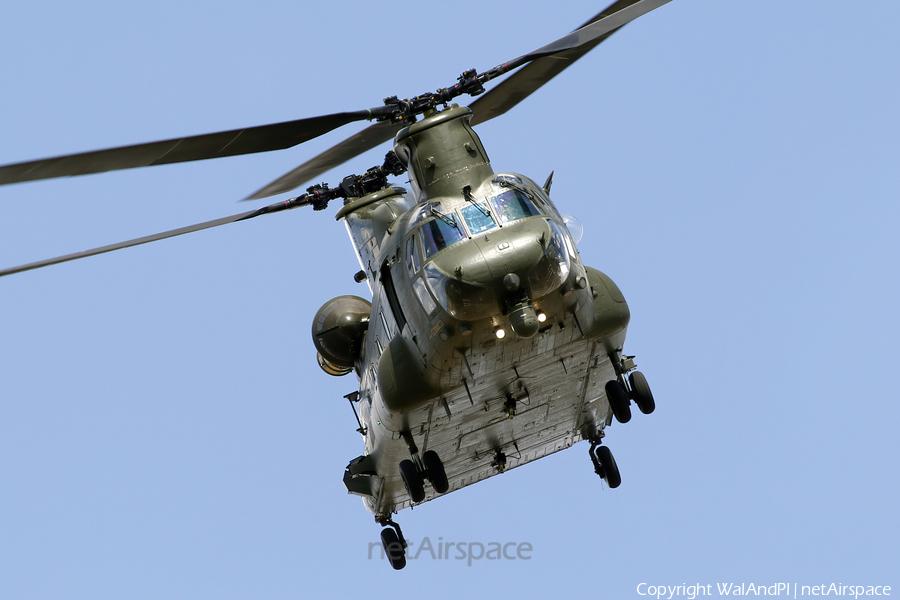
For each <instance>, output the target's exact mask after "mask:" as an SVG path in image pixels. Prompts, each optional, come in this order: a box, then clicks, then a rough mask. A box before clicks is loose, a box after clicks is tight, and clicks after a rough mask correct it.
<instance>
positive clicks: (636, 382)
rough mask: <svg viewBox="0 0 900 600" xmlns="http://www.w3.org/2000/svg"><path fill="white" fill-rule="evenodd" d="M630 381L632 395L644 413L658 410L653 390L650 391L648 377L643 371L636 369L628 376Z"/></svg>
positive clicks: (647, 413)
mask: <svg viewBox="0 0 900 600" xmlns="http://www.w3.org/2000/svg"><path fill="white" fill-rule="evenodd" d="M628 383H630V384H631V397H632V398H633V399H634V403H635V404H637V406H638V408H639V409H641V412H642V413H644V414H645V415H649V414H650V413H652V412H653V411H654V410H656V402H655V401H654V400H653V392H651V391H650V385H648V384H647V378H646V377H644V374H643V373H641V372H640V371H635V372H634V373H632V374H631V375H629V376H628Z"/></svg>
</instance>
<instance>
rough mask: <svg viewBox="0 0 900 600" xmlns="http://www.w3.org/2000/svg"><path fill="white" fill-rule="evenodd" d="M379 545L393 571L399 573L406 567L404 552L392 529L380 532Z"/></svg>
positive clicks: (401, 543)
mask: <svg viewBox="0 0 900 600" xmlns="http://www.w3.org/2000/svg"><path fill="white" fill-rule="evenodd" d="M381 545H382V546H384V554H385V556H387V559H388V561H389V562H390V563H391V566H392V567H394V569H396V570H397V571H399V570H400V569H402V568H403V567H405V566H406V550H405V549H404V548H403V542H401V541H400V536H398V535H397V532H396V531H394V528H393V527H385V528H384V529H382V530H381Z"/></svg>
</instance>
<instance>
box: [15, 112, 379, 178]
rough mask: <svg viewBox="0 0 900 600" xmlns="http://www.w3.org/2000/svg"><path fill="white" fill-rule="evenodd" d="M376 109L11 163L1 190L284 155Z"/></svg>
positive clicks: (370, 116)
mask: <svg viewBox="0 0 900 600" xmlns="http://www.w3.org/2000/svg"><path fill="white" fill-rule="evenodd" d="M378 110H379V109H372V110H360V111H353V112H343V113H335V114H332V115H323V116H319V117H311V118H308V119H298V120H296V121H285V122H283V123H274V124H271V125H261V126H258V127H248V128H245V129H233V130H231V131H221V132H219V133H207V134H203V135H195V136H191V137H184V138H177V139H171V140H164V141H161V142H150V143H147V144H137V145H134V146H122V147H119V148H110V149H107V150H97V151H94V152H82V153H79V154H69V155H66V156H57V157H54V158H45V159H41V160H33V161H29V162H24V163H17V164H11V165H6V166H2V167H0V185H3V184H8V183H18V182H21V181H33V180H36V179H51V178H54V177H68V176H73V175H87V174H90V173H102V172H105V171H115V170H118V169H133V168H135V167H148V166H151V165H164V164H170V163H177V162H187V161H192V160H205V159H208V158H221V157H224V156H237V155H240V154H253V153H255V152H268V151H270V150H282V149H284V148H290V147H291V146H296V145H297V144H302V143H303V142H306V141H308V140H311V139H313V138H315V137H318V136H320V135H323V134H325V133H328V132H329V131H332V130H334V129H337V128H338V127H341V126H342V125H346V124H347V123H352V122H354V121H363V120H366V119H372V118H375V117H376V116H378V114H376V112H375V111H378Z"/></svg>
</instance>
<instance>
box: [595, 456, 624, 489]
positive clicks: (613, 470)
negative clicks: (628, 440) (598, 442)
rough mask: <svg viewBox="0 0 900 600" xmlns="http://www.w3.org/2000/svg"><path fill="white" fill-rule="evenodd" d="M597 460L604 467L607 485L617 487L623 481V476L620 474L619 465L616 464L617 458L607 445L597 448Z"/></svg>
mask: <svg viewBox="0 0 900 600" xmlns="http://www.w3.org/2000/svg"><path fill="white" fill-rule="evenodd" d="M596 455H597V461H598V462H599V463H600V466H601V467H603V475H604V477H603V478H604V479H606V485H608V486H609V487H611V488H617V487H619V485H620V484H621V483H622V476H621V475H619V467H618V466H617V465H616V459H615V458H613V455H612V452H610V450H609V448H607V447H606V446H599V447H598V448H597V452H596Z"/></svg>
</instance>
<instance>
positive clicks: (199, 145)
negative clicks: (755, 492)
mask: <svg viewBox="0 0 900 600" xmlns="http://www.w3.org/2000/svg"><path fill="white" fill-rule="evenodd" d="M669 1H670V0H619V1H617V2H615V3H613V4H612V5H610V6H609V7H607V8H606V9H604V10H603V11H601V12H600V13H598V14H597V15H595V16H594V17H593V18H592V19H590V20H589V21H588V22H586V23H585V24H584V25H582V26H581V27H580V28H578V29H576V30H575V31H573V32H572V33H570V34H569V35H566V36H564V37H562V38H560V39H558V40H556V41H554V42H552V43H550V44H548V45H546V46H543V47H541V48H538V49H537V50H535V51H533V52H530V53H528V54H525V55H523V56H520V57H518V58H516V59H514V60H511V61H508V62H505V63H501V64H500V65H498V66H496V67H494V68H492V69H490V70H488V71H485V72H483V73H478V72H476V71H475V70H469V71H466V72H464V73H463V74H462V75H461V76H460V77H459V78H458V80H457V83H456V84H455V85H453V86H450V87H447V88H441V89H438V90H437V91H435V92H429V93H426V94H422V95H420V96H416V97H414V98H410V99H402V100H401V99H399V98H397V97H391V98H387V99H385V101H384V104H383V105H382V106H378V107H375V108H371V109H366V110H362V111H353V112H344V113H336V114H331V115H324V116H320V117H313V118H308V119H301V120H297V121H290V122H284V123H278V124H273V125H264V126H259V127H252V128H247V129H240V130H232V131H226V132H219V133H213V134H205V135H199V136H193V137H187V138H180V139H173V140H165V141H161V142H152V143H147V144H139V145H135V146H126V147H120V148H113V149H108V150H100V151H95V152H86V153H80V154H74V155H67V156H61V157H55V158H49V159H42V160H35V161H29V162H24V163H17V164H11V165H6V166H2V167H0V184H10V183H18V182H24V181H31V180H38V179H48V178H54V177H64V176H74V175H83V174H89V173H99V172H104V171H109V170H116V169H128V168H134V167H140V166H150V165H158V164H168V163H175V162H185V161H193V160H201V159H207V158H216V157H224V156H234V155H240V154H249V153H255V152H264V151H270V150H278V149H284V148H288V147H292V146H295V145H298V144H300V143H303V142H305V141H308V140H310V139H313V138H315V137H317V136H319V135H322V134H324V133H327V132H329V131H332V130H334V129H336V128H338V127H341V126H343V125H347V124H349V123H352V122H356V121H363V120H374V121H376V122H375V123H374V124H373V125H370V126H369V127H367V128H366V129H363V130H362V131H360V132H358V133H357V134H355V135H353V136H351V137H350V138H348V139H346V140H345V141H343V142H341V143H339V144H338V145H336V146H334V147H332V148H331V149H329V150H327V151H325V152H324V153H322V154H320V155H319V156H317V157H315V158H313V159H312V160H310V161H308V162H306V163H304V164H303V165H301V166H300V167H298V168H297V169H295V170H293V171H291V172H290V173H288V174H286V175H284V176H283V177H281V178H279V179H278V180H276V181H274V182H272V183H270V184H269V185H267V186H265V187H264V188H262V189H260V190H259V191H257V192H255V193H254V194H251V195H250V196H249V197H248V198H246V199H247V200H251V199H259V198H264V197H268V196H272V195H276V194H281V193H285V192H288V191H290V190H293V189H295V188H297V187H299V186H301V185H303V184H304V183H306V182H308V181H310V180H313V179H315V178H317V177H318V176H320V175H321V174H322V173H324V172H326V171H328V170H330V169H331V168H334V167H336V166H338V165H340V164H343V163H344V162H346V161H348V160H350V159H352V158H354V157H355V156H357V155H359V154H361V153H363V152H365V151H367V150H369V149H372V148H375V147H377V146H378V145H380V144H382V143H385V142H387V141H388V140H389V139H391V138H394V145H393V149H392V150H391V151H389V152H388V153H387V155H386V157H385V160H384V163H383V164H382V165H380V166H376V167H373V168H371V169H369V170H368V171H366V172H365V173H364V174H363V175H350V176H348V177H345V178H344V179H343V180H342V181H341V182H340V184H339V185H338V186H336V187H330V186H328V185H327V184H317V185H313V186H311V187H309V188H307V190H306V192H305V193H303V194H301V195H299V196H296V197H293V198H290V199H288V200H284V201H281V202H277V203H275V204H271V205H268V206H264V207H262V208H258V209H255V210H251V211H247V212H244V213H241V214H237V215H232V216H229V217H224V218H222V219H216V220H213V221H207V222H205V223H200V224H197V225H192V226H188V227H183V228H179V229H175V230H172V231H168V232H164V233H160V234H156V235H151V236H146V237H142V238H138V239H134V240H130V241H126V242H122V243H118V244H112V245H109V246H103V247H100V248H95V249H93V250H88V251H85V252H78V253H73V254H69V255H65V256H61V257H57V258H52V259H48V260H44V261H39V262H35V263H30V264H26V265H22V266H18V267H13V268H8V269H4V270H0V276H6V275H11V274H13V273H18V272H21V271H26V270H30V269H35V268H40V267H44V266H49V265H52V264H57V263H61V262H66V261H69V260H74V259H76V258H84V257H87V256H92V255H96V254H100V253H104V252H109V251H112V250H118V249H122V248H127V247H130V246H135V245H138V244H143V243H147V242H151V241H156V240H160V239H165V238H168V237H174V236H177V235H181V234H185V233H190V232H193V231H199V230H202V229H207V228H210V227H216V226H219V225H225V224H228V223H234V222H237V221H244V220H248V219H251V218H255V217H257V216H261V215H263V214H269V213H275V212H280V211H283V210H288V209H293V208H297V207H300V206H312V207H313V209H314V210H324V209H326V208H327V206H328V203H329V201H331V200H334V199H341V200H343V205H342V206H341V208H340V209H339V210H338V211H337V214H336V219H338V220H340V221H343V222H344V224H345V225H346V228H347V230H348V232H349V234H350V238H351V240H352V243H353V245H354V249H355V251H356V254H357V258H358V259H359V265H360V270H359V271H358V272H357V273H356V275H355V276H354V279H355V280H356V281H357V282H359V283H362V282H366V283H367V285H368V287H369V291H370V293H371V301H369V300H366V299H363V298H361V297H357V296H339V297H337V298H333V299H331V300H329V301H328V302H326V303H325V304H324V305H323V306H322V307H321V308H320V309H319V311H318V312H317V313H316V315H315V317H314V319H313V323H312V338H313V343H314V345H315V347H316V350H317V357H318V362H319V366H320V367H321V368H322V370H323V371H325V372H326V373H327V374H329V375H333V376H344V375H348V374H350V373H351V372H352V373H355V375H356V377H357V379H358V382H359V388H358V391H355V392H353V393H351V394H348V395H347V396H346V398H347V399H348V400H349V402H350V405H351V407H352V408H353V411H354V414H355V415H356V421H357V424H358V425H359V428H358V430H357V431H358V432H359V433H360V434H361V435H362V436H363V438H364V440H365V448H364V452H363V454H362V455H360V456H358V457H356V458H354V459H352V460H351V461H350V462H349V464H348V465H347V467H346V469H345V471H344V475H343V481H344V484H345V486H346V488H347V490H348V492H349V493H351V494H356V495H359V496H361V497H362V498H363V502H364V505H365V506H366V508H367V509H368V510H369V511H370V512H372V513H373V514H374V515H375V521H376V523H378V524H379V525H381V526H382V530H381V539H382V543H383V545H384V549H385V553H386V556H387V557H388V559H389V562H390V564H391V566H392V567H393V568H394V569H402V568H403V567H404V566H405V564H406V547H407V544H406V541H405V539H404V536H403V533H402V530H401V529H400V526H399V525H398V524H397V523H396V522H395V521H394V520H393V515H394V514H395V513H397V512H398V511H400V510H402V509H404V508H407V507H411V506H414V505H418V504H420V503H423V502H427V501H429V500H432V499H434V498H436V497H438V496H440V495H443V494H447V493H450V492H452V491H455V490H458V489H461V488H463V487H466V486H468V485H471V484H474V483H477V482H479V481H482V480H484V479H487V478H489V477H492V476H494V475H497V474H500V473H503V472H505V471H507V470H509V469H512V468H515V467H518V466H520V465H523V464H526V463H528V462H531V461H534V460H537V459H539V458H542V457H544V456H547V455H549V454H551V453H554V452H557V451H560V450H563V449H565V448H568V447H570V446H572V445H573V444H575V443H577V442H578V441H582V440H586V441H588V442H589V457H590V460H591V464H592V465H593V467H594V471H595V473H596V474H597V475H599V476H600V477H601V478H602V479H604V480H605V481H606V483H607V485H609V487H611V488H616V487H618V486H619V485H620V483H621V476H620V474H619V470H618V467H617V465H616V461H615V459H614V457H613V455H612V453H611V452H610V450H609V448H608V447H607V446H606V445H603V443H602V442H603V439H604V437H605V428H606V426H608V425H610V424H611V423H612V421H613V419H615V420H617V421H618V422H620V423H627V422H628V421H629V420H630V419H631V403H632V401H633V402H634V404H635V405H636V406H637V407H638V409H639V410H640V411H641V412H642V413H644V414H649V413H652V412H653V410H654V408H655V401H654V398H653V395H652V392H651V391H650V387H649V385H648V384H647V380H646V378H645V377H644V376H643V375H642V374H641V373H640V372H639V371H637V370H636V368H635V363H634V360H633V359H634V357H633V356H627V355H625V353H624V343H625V337H626V333H627V327H628V323H629V320H630V312H629V309H628V305H627V303H626V302H625V299H624V296H623V295H622V293H621V291H620V290H619V289H618V287H617V286H616V284H615V283H614V282H613V281H612V280H611V279H610V278H609V277H608V276H606V275H605V274H604V273H602V272H600V271H599V270H597V269H594V268H592V267H589V266H586V265H584V264H583V263H582V261H581V257H580V255H579V253H578V251H577V249H576V244H577V242H578V241H579V239H580V235H581V227H580V224H578V222H577V220H574V218H572V217H568V216H564V215H562V214H561V213H560V212H559V210H558V209H557V207H556V205H555V204H554V202H553V201H552V200H551V198H550V189H551V186H552V173H551V174H550V176H549V177H548V178H547V179H546V181H545V182H544V183H543V185H538V184H537V183H535V182H534V181H533V180H531V179H529V178H528V177H525V176H524V175H520V174H516V173H495V172H494V171H493V170H492V168H491V165H490V160H489V159H488V155H487V153H486V151H485V149H484V147H483V145H482V143H481V140H480V139H479V137H478V136H477V134H476V133H475V131H474V129H473V126H475V125H477V124H479V123H482V122H484V121H487V120H489V119H491V118H493V117H495V116H499V115H500V114H503V113H504V112H506V111H507V110H508V109H510V108H512V107H513V106H515V105H516V104H517V103H518V102H520V101H521V100H523V99H524V98H525V97H527V96H528V95H529V94H531V93H532V92H533V91H535V90H536V89H538V88H539V87H540V86H542V85H543V84H544V83H546V82H547V81H549V80H550V79H552V78H553V77H554V76H555V75H557V74H558V73H560V72H561V71H562V70H564V69H565V68H567V67H568V66H569V65H571V64H572V62H574V61H575V60H577V59H578V58H580V57H581V56H583V55H584V54H585V53H587V52H588V51H589V50H591V49H592V48H594V47H595V46H596V45H598V44H599V43H600V42H602V41H603V40H605V39H606V38H607V37H608V36H609V35H611V34H612V33H613V32H615V31H616V30H617V29H618V28H620V27H622V26H623V25H625V24H626V23H628V22H630V21H631V20H633V19H635V18H637V17H639V16H641V15H643V14H645V13H647V12H649V11H651V10H653V9H655V8H658V7H659V6H662V5H663V4H666V3H667V2H669ZM517 69H518V70H517ZM511 71H515V73H514V74H513V75H511V76H510V77H508V78H506V79H505V80H504V81H502V82H501V83H500V84H499V85H498V86H497V87H495V88H493V89H492V90H491V91H489V92H485V89H484V84H485V83H487V82H489V81H490V80H492V79H494V78H496V77H499V76H501V75H504V74H506V73H508V72H511ZM462 94H468V95H472V96H480V97H479V98H478V99H477V100H476V101H475V102H473V103H472V104H471V105H470V106H469V107H461V106H459V105H457V104H455V103H454V102H453V100H455V99H456V98H457V97H458V96H460V95H462ZM419 116H421V117H422V118H421V120H419V118H418V117H419ZM403 173H408V177H409V184H410V187H411V190H409V191H408V190H406V189H404V188H402V187H399V186H395V185H391V184H389V182H388V177H389V176H392V175H393V176H397V175H401V174H403ZM357 407H358V408H357ZM420 447H421V450H420ZM426 484H427V485H426Z"/></svg>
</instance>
